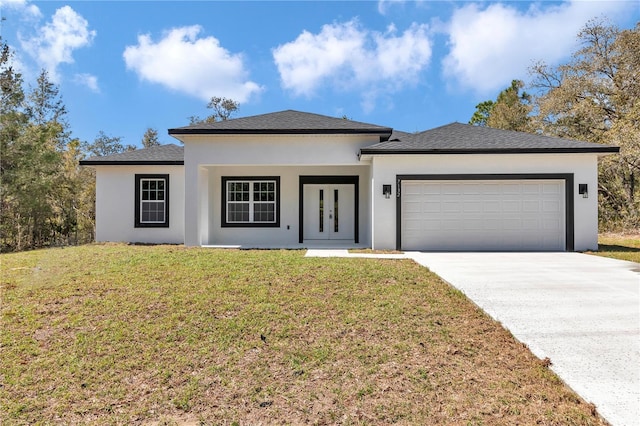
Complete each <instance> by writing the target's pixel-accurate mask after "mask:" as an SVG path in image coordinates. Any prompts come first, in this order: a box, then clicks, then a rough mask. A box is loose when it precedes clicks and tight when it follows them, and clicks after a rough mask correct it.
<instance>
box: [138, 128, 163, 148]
mask: <svg viewBox="0 0 640 426" xmlns="http://www.w3.org/2000/svg"><path fill="white" fill-rule="evenodd" d="M142 146H143V147H145V148H151V147H152V146H160V141H158V131H157V130H156V129H154V128H152V127H148V128H147V131H146V132H144V135H143V136H142Z"/></svg>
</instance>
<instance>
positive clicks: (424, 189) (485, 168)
mask: <svg viewBox="0 0 640 426" xmlns="http://www.w3.org/2000/svg"><path fill="white" fill-rule="evenodd" d="M169 134H170V135H171V136H173V137H175V138H176V139H178V140H179V141H180V142H182V143H183V144H184V146H177V145H173V144H172V145H162V146H158V147H153V148H149V149H142V150H138V151H132V152H126V153H122V154H116V155H111V156H106V157H93V158H90V159H87V160H84V161H82V162H81V165H84V166H92V167H95V170H96V179H97V181H96V228H97V229H96V239H97V240H98V241H127V242H142V243H178V244H182V243H184V244H185V245H188V246H232V247H247V248H251V247H312V246H340V247H350V246H353V247H370V248H373V249H399V250H460V251H462V250H484V251H494V250H517V251H525V250H526V251H529V250H531V251H543V250H544V251H574V250H575V251H582V250H589V249H596V248H597V236H598V235H597V234H598V203H597V188H598V172H597V164H598V158H599V157H600V156H603V155H608V154H612V153H616V152H618V150H619V148H617V147H612V146H605V145H598V144H592V143H586V142H579V141H573V140H566V139H558V138H551V137H545V136H538V135H532V134H528V133H519V132H512V131H504V130H496V129H491V128H486V127H476V126H470V125H466V124H460V123H453V124H449V125H446V126H442V127H438V128H435V129H432V130H427V131H424V132H420V133H405V132H398V131H394V130H393V129H391V128H389V127H384V126H378V125H373V124H367V123H361V122H357V121H350V120H344V119H339V118H333V117H327V116H322V115H317V114H311V113H305V112H298V111H291V110H288V111H282V112H275V113H270V114H263V115H257V116H252V117H244V118H238V119H232V120H227V121H221V122H217V123H213V124H199V125H193V126H187V127H180V128H175V129H169Z"/></svg>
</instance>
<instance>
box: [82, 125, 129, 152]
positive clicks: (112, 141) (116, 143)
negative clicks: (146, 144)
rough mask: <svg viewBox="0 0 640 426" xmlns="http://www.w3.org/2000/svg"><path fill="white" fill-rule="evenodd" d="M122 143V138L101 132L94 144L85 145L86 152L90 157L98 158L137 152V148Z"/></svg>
mask: <svg viewBox="0 0 640 426" xmlns="http://www.w3.org/2000/svg"><path fill="white" fill-rule="evenodd" d="M121 141H122V137H120V136H109V135H107V134H106V133H105V132H104V131H102V130H100V131H99V132H98V136H96V138H95V139H94V141H93V143H91V144H89V143H85V144H84V150H85V151H86V152H87V153H88V154H89V155H91V156H96V157H104V156H106V155H113V154H119V153H121V152H127V151H135V149H136V147H135V146H134V145H123V144H122V142H121Z"/></svg>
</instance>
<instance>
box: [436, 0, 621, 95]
mask: <svg viewBox="0 0 640 426" xmlns="http://www.w3.org/2000/svg"><path fill="white" fill-rule="evenodd" d="M630 3H633V2H604V1H594V2H591V1H576V0H574V1H569V2H565V3H562V4H559V5H553V6H548V7H543V6H540V4H539V3H536V4H533V5H532V6H531V7H530V8H529V9H528V10H526V11H521V10H518V9H517V8H516V7H515V6H513V5H509V4H503V3H496V4H491V5H489V6H487V7H486V8H482V7H481V6H479V5H478V4H475V3H474V4H467V5H465V6H463V7H461V8H459V9H457V10H456V11H455V12H454V14H453V16H452V18H451V21H450V22H449V24H448V28H447V29H446V30H445V31H446V32H447V33H448V35H449V46H450V52H449V54H448V55H447V56H446V57H445V59H444V60H443V71H444V74H445V76H446V77H448V78H451V79H454V80H456V81H457V82H458V83H459V84H460V85H462V86H463V87H467V88H471V89H474V90H476V91H477V92H479V93H491V92H495V91H496V90H499V89H502V88H504V87H507V86H508V85H509V84H510V82H511V80H513V79H514V78H519V79H526V77H527V68H528V67H529V66H530V65H531V64H532V63H533V61H537V60H544V61H546V62H548V63H557V62H558V61H560V60H562V59H563V58H565V57H567V56H568V55H569V54H570V53H571V52H572V51H573V50H574V48H575V46H576V35H577V33H578V31H579V30H580V29H581V28H582V27H583V26H584V25H585V24H586V22H587V21H588V20H589V19H591V18H594V17H597V16H601V15H603V14H605V15H606V14H615V13H618V12H619V11H620V10H621V8H625V7H629V4H630Z"/></svg>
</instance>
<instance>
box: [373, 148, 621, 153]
mask: <svg viewBox="0 0 640 426" xmlns="http://www.w3.org/2000/svg"><path fill="white" fill-rule="evenodd" d="M619 152H620V148H619V147H617V146H615V147H613V146H612V147H602V148H525V149H515V148H514V149H366V148H364V149H361V150H360V155H403V154H404V155H419V154H423V155H425V154H429V155H442V154H604V155H606V154H616V153H619Z"/></svg>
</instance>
